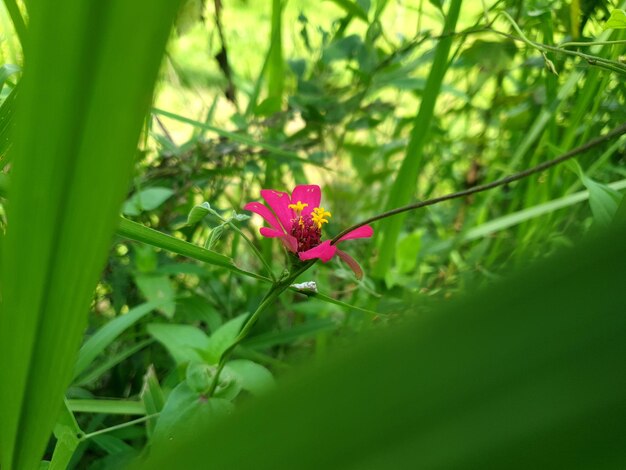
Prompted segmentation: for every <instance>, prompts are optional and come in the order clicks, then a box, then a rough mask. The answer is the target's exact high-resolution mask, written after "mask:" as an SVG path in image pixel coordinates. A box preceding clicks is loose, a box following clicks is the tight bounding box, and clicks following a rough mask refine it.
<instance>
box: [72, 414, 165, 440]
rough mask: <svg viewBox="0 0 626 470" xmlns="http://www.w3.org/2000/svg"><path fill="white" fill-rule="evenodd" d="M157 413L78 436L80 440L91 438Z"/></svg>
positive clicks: (147, 418) (153, 416) (142, 420)
mask: <svg viewBox="0 0 626 470" xmlns="http://www.w3.org/2000/svg"><path fill="white" fill-rule="evenodd" d="M159 414H160V413H154V414H151V415H147V416H142V417H141V418H137V419H133V420H132V421H128V422H126V423H122V424H116V425H115V426H111V427H110V428H105V429H100V430H99V431H94V432H90V433H89V434H83V435H82V436H81V437H80V440H81V441H85V440H87V439H90V438H92V437H94V436H99V435H100V434H106V433H108V432H111V431H116V430H118V429H123V428H127V427H129V426H133V425H134V424H139V423H143V422H144V421H148V420H149V419H152V418H156V417H157V416H159Z"/></svg>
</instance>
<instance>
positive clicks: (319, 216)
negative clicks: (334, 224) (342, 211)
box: [311, 207, 331, 228]
mask: <svg viewBox="0 0 626 470" xmlns="http://www.w3.org/2000/svg"><path fill="white" fill-rule="evenodd" d="M326 217H331V214H330V212H328V211H327V210H326V209H324V208H323V207H316V208H315V209H313V212H312V213H311V220H313V223H314V224H315V225H317V228H322V224H327V223H328V219H327V218H326Z"/></svg>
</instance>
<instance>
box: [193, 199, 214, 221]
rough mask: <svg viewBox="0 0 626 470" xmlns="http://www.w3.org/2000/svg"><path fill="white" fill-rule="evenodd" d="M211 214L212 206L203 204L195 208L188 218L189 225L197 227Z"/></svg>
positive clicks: (206, 203)
mask: <svg viewBox="0 0 626 470" xmlns="http://www.w3.org/2000/svg"><path fill="white" fill-rule="evenodd" d="M210 213H211V204H209V203H208V202H203V203H202V204H200V205H197V206H193V209H191V211H190V212H189V215H188V216H187V225H195V224H197V223H198V222H200V221H201V220H202V219H204V218H205V217H206V216H207V215H209V214H210Z"/></svg>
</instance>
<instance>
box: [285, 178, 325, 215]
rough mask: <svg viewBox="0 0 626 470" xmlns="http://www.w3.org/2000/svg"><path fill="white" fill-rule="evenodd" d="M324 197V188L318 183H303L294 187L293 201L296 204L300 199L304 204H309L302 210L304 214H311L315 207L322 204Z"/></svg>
mask: <svg viewBox="0 0 626 470" xmlns="http://www.w3.org/2000/svg"><path fill="white" fill-rule="evenodd" d="M321 199H322V190H321V189H320V187H319V186H318V185H316V184H301V185H298V186H296V187H295V188H294V190H293V192H292V193H291V202H292V203H293V204H295V203H296V202H298V201H300V202H302V203H304V204H308V206H307V207H305V208H304V210H303V211H302V215H304V216H307V215H309V214H310V213H311V212H312V211H313V209H315V208H316V207H319V206H320V201H321Z"/></svg>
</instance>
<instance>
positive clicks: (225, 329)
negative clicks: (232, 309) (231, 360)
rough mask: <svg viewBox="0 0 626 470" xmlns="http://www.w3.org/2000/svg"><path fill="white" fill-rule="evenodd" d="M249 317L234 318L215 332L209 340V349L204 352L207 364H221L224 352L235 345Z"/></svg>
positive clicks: (245, 315)
mask: <svg viewBox="0 0 626 470" xmlns="http://www.w3.org/2000/svg"><path fill="white" fill-rule="evenodd" d="M247 317H248V315H247V314H244V315H239V316H238V317H237V318H233V319H232V320H230V321H228V322H226V323H224V324H223V325H222V326H220V327H219V328H218V329H217V330H215V332H214V333H213V334H212V335H211V337H210V338H209V342H208V344H207V347H206V349H205V350H204V353H205V358H206V360H207V362H209V363H210V364H217V363H218V362H219V360H220V357H222V354H223V353H224V351H226V350H227V349H228V348H229V347H230V346H232V344H233V343H234V341H235V338H237V335H238V334H239V332H240V331H241V326H242V325H243V323H244V322H245V320H246V318H247Z"/></svg>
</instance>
